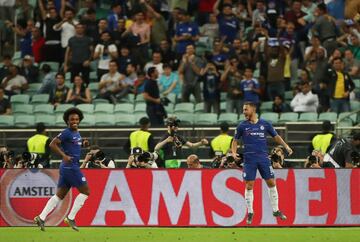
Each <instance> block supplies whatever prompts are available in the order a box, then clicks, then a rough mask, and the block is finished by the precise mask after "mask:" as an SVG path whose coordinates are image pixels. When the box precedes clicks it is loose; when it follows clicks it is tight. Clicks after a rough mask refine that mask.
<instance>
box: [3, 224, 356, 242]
mask: <svg viewBox="0 0 360 242" xmlns="http://www.w3.org/2000/svg"><path fill="white" fill-rule="evenodd" d="M0 241H2V242H38V241H39V242H48V241H49V242H57V241H59V242H60V241H61V242H77V241H78V242H231V241H239V242H257V241H259V242H268V241H269V242H312V241H314V242H315V241H316V242H323V241H324V242H339V241H344V242H359V241H360V228H359V227H356V228H105V227H104V228H100V227H95V228H94V227H84V228H82V227H80V232H75V231H73V230H71V229H70V228H66V227H65V228H64V227H62V228H60V227H51V228H49V227H48V228H46V232H41V231H40V230H39V229H38V228H37V227H12V228H0Z"/></svg>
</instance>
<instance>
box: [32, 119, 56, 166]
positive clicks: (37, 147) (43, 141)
mask: <svg viewBox="0 0 360 242" xmlns="http://www.w3.org/2000/svg"><path fill="white" fill-rule="evenodd" d="M50 142H51V139H50V138H49V137H48V136H47V135H46V127H45V124H44V123H37V124H36V134H35V135H34V136H32V137H30V138H29V139H28V141H27V150H28V151H29V152H30V153H36V154H38V155H39V157H40V164H42V166H43V167H44V168H50V147H49V144H50Z"/></svg>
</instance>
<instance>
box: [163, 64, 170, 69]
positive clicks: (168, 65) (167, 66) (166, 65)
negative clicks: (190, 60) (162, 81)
mask: <svg viewBox="0 0 360 242" xmlns="http://www.w3.org/2000/svg"><path fill="white" fill-rule="evenodd" d="M165 68H171V69H172V66H171V65H170V64H168V63H164V65H163V69H165Z"/></svg>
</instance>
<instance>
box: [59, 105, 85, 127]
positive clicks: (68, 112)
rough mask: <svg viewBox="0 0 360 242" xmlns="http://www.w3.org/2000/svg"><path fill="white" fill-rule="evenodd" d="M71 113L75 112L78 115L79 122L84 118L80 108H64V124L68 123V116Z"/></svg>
mask: <svg viewBox="0 0 360 242" xmlns="http://www.w3.org/2000/svg"><path fill="white" fill-rule="evenodd" d="M71 114H77V115H78V116H79V119H80V122H81V120H83V118H84V114H83V113H82V111H81V110H80V109H78V108H75V107H73V108H69V109H68V110H66V111H65V112H64V115H63V120H64V122H65V123H66V124H67V123H68V121H69V117H70V115H71Z"/></svg>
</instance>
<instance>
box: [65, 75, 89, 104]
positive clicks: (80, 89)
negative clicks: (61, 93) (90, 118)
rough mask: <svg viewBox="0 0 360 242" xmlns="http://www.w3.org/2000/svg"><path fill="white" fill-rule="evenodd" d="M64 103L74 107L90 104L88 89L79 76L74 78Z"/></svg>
mask: <svg viewBox="0 0 360 242" xmlns="http://www.w3.org/2000/svg"><path fill="white" fill-rule="evenodd" d="M66 102H67V103H72V104H74V105H78V104H83V103H91V93H90V89H89V88H88V87H86V86H85V84H84V81H83V79H82V77H81V76H75V77H74V85H73V88H72V89H70V90H69V92H68V94H67V97H66Z"/></svg>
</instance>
